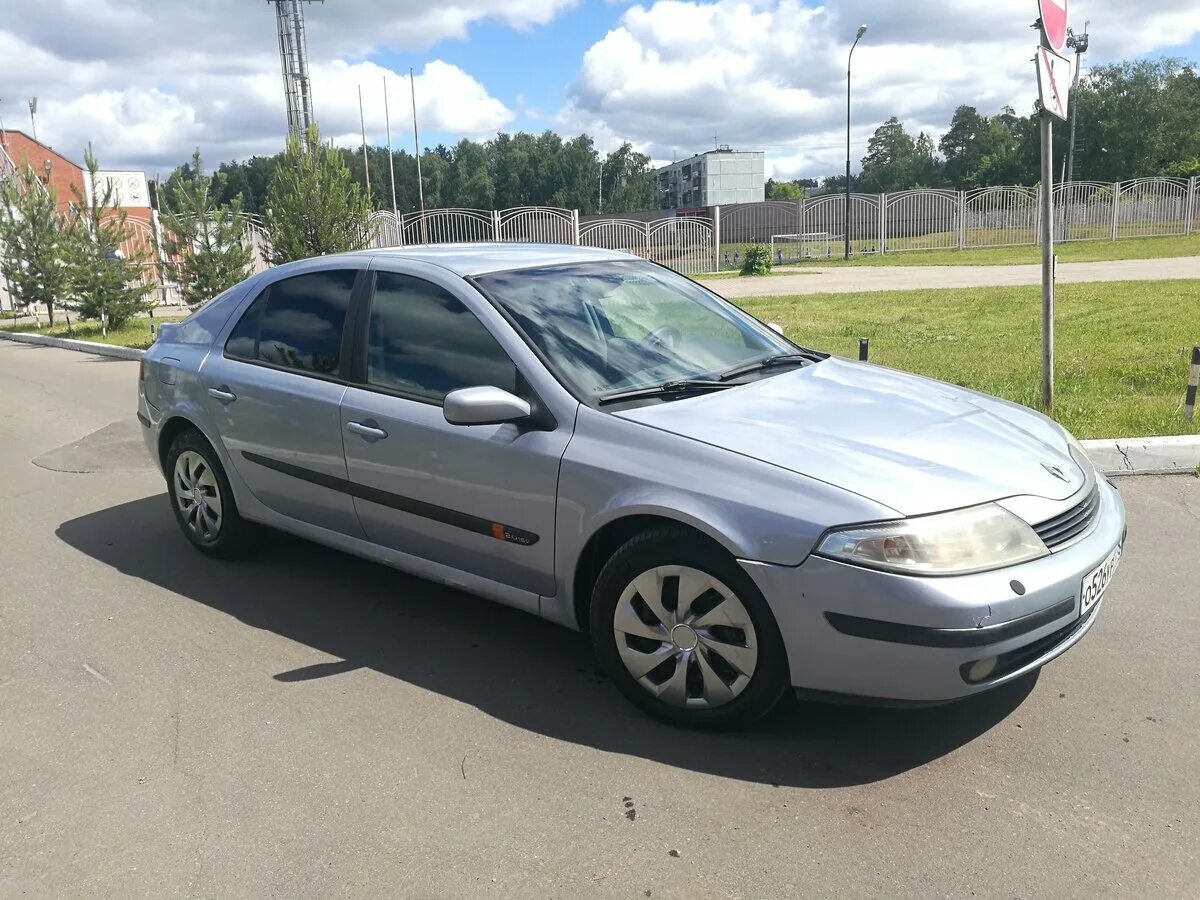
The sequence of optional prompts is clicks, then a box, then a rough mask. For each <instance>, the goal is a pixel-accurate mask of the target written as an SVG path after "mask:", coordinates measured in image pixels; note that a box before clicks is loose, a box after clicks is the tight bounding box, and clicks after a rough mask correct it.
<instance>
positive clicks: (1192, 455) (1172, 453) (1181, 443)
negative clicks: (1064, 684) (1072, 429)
mask: <svg viewBox="0 0 1200 900" xmlns="http://www.w3.org/2000/svg"><path fill="white" fill-rule="evenodd" d="M0 338H3V339H4V340H8V341H16V342H17V343H21V344H39V345H41V346H44V347H58V348H60V349H62V350H77V351H79V352H81V353H94V354H95V355H97V356H108V357H111V358H113V359H141V358H142V356H143V355H144V354H145V352H146V351H145V350H137V349H135V348H133V347H114V346H112V345H111V344H96V343H93V342H92V341H76V340H72V339H71V338H57V337H47V336H45V335H40V334H26V333H23V332H13V331H3V330H0ZM1080 443H1081V444H1082V445H1083V449H1084V450H1086V451H1087V455H1088V458H1089V459H1091V461H1092V463H1093V464H1094V465H1095V466H1096V468H1098V469H1100V470H1101V471H1102V472H1104V474H1105V475H1191V474H1193V473H1194V472H1196V470H1197V468H1198V467H1200V435H1178V436H1174V437H1146V438H1114V439H1110V440H1099V441H1080Z"/></svg>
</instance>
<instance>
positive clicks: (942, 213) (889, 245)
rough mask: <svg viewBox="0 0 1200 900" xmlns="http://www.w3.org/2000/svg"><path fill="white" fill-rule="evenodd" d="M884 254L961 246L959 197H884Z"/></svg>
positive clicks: (920, 194) (933, 193) (906, 193)
mask: <svg viewBox="0 0 1200 900" xmlns="http://www.w3.org/2000/svg"><path fill="white" fill-rule="evenodd" d="M880 202H881V203H882V204H883V208H884V218H883V229H884V230H883V236H882V246H883V252H884V253H895V252H898V251H901V250H956V249H958V248H959V247H960V246H961V245H962V232H961V230H960V223H961V221H962V195H961V194H960V193H959V192H958V191H924V190H918V191H899V192H898V193H895V194H884V195H883V197H882V198H881V199H880Z"/></svg>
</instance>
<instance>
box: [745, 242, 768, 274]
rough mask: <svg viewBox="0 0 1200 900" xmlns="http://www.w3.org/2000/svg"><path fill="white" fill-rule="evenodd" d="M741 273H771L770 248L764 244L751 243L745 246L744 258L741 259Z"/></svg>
mask: <svg viewBox="0 0 1200 900" xmlns="http://www.w3.org/2000/svg"><path fill="white" fill-rule="evenodd" d="M742 274H743V275H769V274H771V248H770V247H767V246H766V245H765V244H753V245H751V246H750V247H747V248H746V258H745V259H744V260H742Z"/></svg>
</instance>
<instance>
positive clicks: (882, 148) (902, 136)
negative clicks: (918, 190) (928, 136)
mask: <svg viewBox="0 0 1200 900" xmlns="http://www.w3.org/2000/svg"><path fill="white" fill-rule="evenodd" d="M916 152H917V145H916V141H915V140H914V139H913V136H912V135H911V134H909V133H908V132H907V131H905V130H904V124H903V123H902V122H901V121H900V120H899V119H897V118H896V117H895V116H892V117H891V118H890V119H888V120H887V121H886V122H884V123H883V124H882V125H880V126H879V127H878V128H876V129H875V133H874V134H873V135H871V139H870V140H869V141H868V142H867V155H866V156H864V157H863V160H862V174H861V175H860V176H859V189H860V190H863V191H866V192H867V193H871V194H877V193H880V192H882V191H896V190H903V189H904V188H909V187H912V186H913V183H914V182H913V170H914V167H915V162H916Z"/></svg>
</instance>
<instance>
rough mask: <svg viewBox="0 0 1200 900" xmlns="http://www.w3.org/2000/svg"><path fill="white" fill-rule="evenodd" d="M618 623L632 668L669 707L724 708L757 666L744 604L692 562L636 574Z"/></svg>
mask: <svg viewBox="0 0 1200 900" xmlns="http://www.w3.org/2000/svg"><path fill="white" fill-rule="evenodd" d="M613 629H614V631H615V637H616V643H617V652H618V653H619V654H620V656H621V662H622V663H624V665H625V668H626V670H627V671H628V672H629V674H630V675H631V676H633V678H634V679H635V680H636V681H637V683H638V684H639V685H641V686H642V688H644V689H645V690H646V691H648V692H649V693H650V694H651V695H652V696H654V697H657V698H658V699H660V700H662V701H664V702H666V703H669V704H671V705H672V706H678V707H684V708H697V709H706V708H711V707H719V706H724V705H725V704H726V703H729V702H730V701H732V700H734V699H735V698H736V697H738V696H739V695H740V694H741V693H742V692H743V691H744V690H745V689H746V687H747V685H749V684H750V679H751V678H753V677H754V670H755V668H756V667H757V665H758V642H757V639H756V637H755V634H754V625H753V623H752V622H751V621H750V614H749V613H748V612H747V611H746V607H745V606H743V605H742V602H741V600H739V599H738V597H737V595H736V594H735V593H734V592H733V591H732V590H730V589H729V587H727V586H726V585H725V584H723V583H722V582H721V581H720V580H719V579H717V578H715V577H713V576H712V575H709V574H708V573H707V572H702V571H700V570H699V569H693V568H691V567H690V566H657V567H656V568H653V569H650V570H649V571H646V572H643V573H642V574H641V575H639V576H638V577H637V578H635V579H633V581H631V582H630V583H629V585H628V586H627V587H626V588H625V590H624V591H623V592H622V594H621V597H620V599H619V600H618V601H617V605H616V609H615V610H614V613H613Z"/></svg>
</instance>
